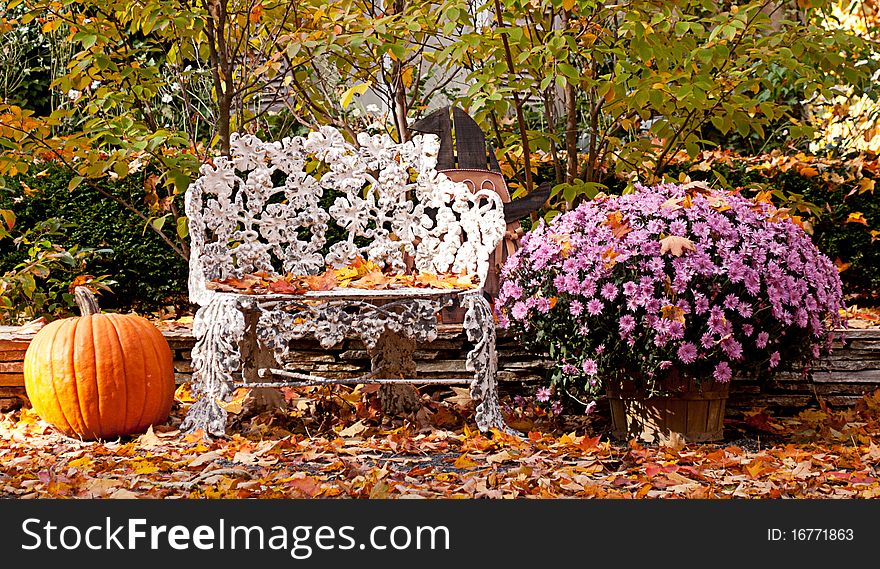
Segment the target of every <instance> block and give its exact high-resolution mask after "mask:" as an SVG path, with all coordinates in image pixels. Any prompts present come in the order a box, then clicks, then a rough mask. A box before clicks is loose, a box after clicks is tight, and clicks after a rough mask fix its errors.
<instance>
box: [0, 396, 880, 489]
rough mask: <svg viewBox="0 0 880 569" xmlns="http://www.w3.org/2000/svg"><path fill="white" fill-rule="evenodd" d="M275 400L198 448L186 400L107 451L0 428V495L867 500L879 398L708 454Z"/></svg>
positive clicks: (734, 437)
mask: <svg viewBox="0 0 880 569" xmlns="http://www.w3.org/2000/svg"><path fill="white" fill-rule="evenodd" d="M285 395H286V408H283V409H274V410H263V412H258V409H257V408H250V409H249V407H253V401H254V400H253V398H245V397H243V396H242V397H241V398H239V400H237V401H234V402H233V403H232V404H231V407H230V411H232V412H235V411H238V413H237V414H234V415H232V416H233V417H234V419H233V421H232V424H231V426H230V434H231V436H229V437H228V438H226V439H213V440H208V439H206V438H203V437H201V436H199V435H186V436H182V435H181V434H180V432H179V431H178V430H177V428H176V427H177V425H179V424H180V421H181V419H182V417H183V415H184V413H185V409H186V406H187V403H188V397H187V396H186V393H185V390H180V391H179V393H178V397H179V401H178V404H177V405H176V406H175V411H174V414H173V416H172V418H171V419H170V420H169V422H168V423H167V424H165V425H161V426H158V427H156V428H155V429H154V430H153V429H151V430H150V431H149V432H148V433H146V434H144V435H142V436H140V437H134V438H130V439H124V440H117V441H110V442H82V441H78V440H73V439H70V438H66V437H63V436H61V435H59V434H58V433H57V432H56V431H54V430H53V429H52V428H51V427H50V426H48V425H46V424H45V423H43V422H42V421H40V420H39V418H38V417H37V416H36V415H35V414H34V413H33V412H32V411H31V410H29V409H24V410H19V411H14V412H10V413H6V414H0V497H6V498H44V497H62V498H92V497H101V498H104V497H109V498H135V497H137V498H166V497H187V498H251V497H255V498H300V497H327V498H330V497H352V498H369V497H371V498H385V497H389V498H402V497H407V498H411V497H425V498H441V497H462V498H507V497H539V498H551V497H597V498H605V497H610V498H658V497H669V498H724V497H743V498H781V497H811V498H874V497H880V474H878V463H880V446H878V443H880V391H878V392H877V393H875V394H874V395H872V396H868V397H866V398H865V399H864V400H863V401H862V402H860V403H859V404H858V405H857V406H856V407H854V408H851V409H844V410H831V409H816V408H814V409H807V410H804V411H802V412H801V413H800V414H798V415H795V416H783V415H773V414H768V412H767V411H765V410H762V409H755V410H752V411H750V412H747V413H745V414H743V415H740V416H739V417H732V418H729V419H728V420H727V424H726V426H725V429H726V439H725V441H723V442H722V443H720V444H688V445H682V444H681V441H680V440H676V439H672V440H666V441H664V442H663V443H661V444H647V443H638V442H636V441H630V442H628V443H626V442H616V441H610V440H609V439H608V437H607V435H605V434H604V433H605V432H607V431H605V429H606V428H607V418H605V417H603V414H602V412H601V411H600V412H598V413H595V414H593V415H591V416H590V418H589V419H584V418H581V417H568V416H562V417H553V416H552V415H550V416H548V415H547V414H545V413H544V412H542V411H541V410H540V409H536V408H532V409H530V408H523V407H518V408H516V409H514V410H513V411H514V415H513V416H511V422H512V423H513V424H514V425H516V426H517V427H519V428H522V429H526V430H528V431H529V432H528V434H527V436H525V437H524V438H523V439H517V438H514V437H509V436H505V435H498V434H496V435H494V436H483V435H481V434H480V433H479V432H477V431H476V429H474V428H473V426H472V424H471V423H470V422H469V421H470V420H471V415H470V413H471V412H472V409H471V408H470V404H469V402H468V401H467V399H466V398H465V397H464V396H463V395H462V393H461V392H454V393H453V396H452V397H450V396H449V395H450V393H449V391H445V392H443V393H435V394H433V395H424V396H423V399H424V402H425V405H424V407H423V408H422V409H421V411H419V412H418V413H416V414H415V415H413V416H411V417H409V418H407V419H390V418H388V417H383V416H382V415H381V413H379V411H378V402H377V397H376V394H375V393H374V392H369V391H368V392H364V391H360V390H359V391H355V392H352V391H350V390H345V389H337V390H335V391H333V392H332V393H331V392H328V391H326V390H322V389H317V388H312V389H306V390H301V391H296V392H294V391H288V392H287V393H286V394H285ZM600 409H601V406H600Z"/></svg>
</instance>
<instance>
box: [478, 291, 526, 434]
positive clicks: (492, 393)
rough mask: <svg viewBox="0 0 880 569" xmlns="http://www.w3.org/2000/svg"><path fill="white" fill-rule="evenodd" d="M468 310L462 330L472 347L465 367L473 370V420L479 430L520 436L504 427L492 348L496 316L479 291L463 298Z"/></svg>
mask: <svg viewBox="0 0 880 569" xmlns="http://www.w3.org/2000/svg"><path fill="white" fill-rule="evenodd" d="M465 306H466V307H467V313H466V314H465V316H464V330H465V333H466V334H467V337H468V340H470V341H471V342H472V343H473V344H474V348H473V349H472V350H471V351H470V352H469V353H468V356H467V369H468V371H472V372H474V380H473V381H472V382H471V398H472V399H473V400H474V401H477V402H478V405H477V413H476V421H477V426H478V427H479V428H480V430H481V431H483V432H487V431H489V430H491V429H498V430H499V431H502V432H505V433H507V434H510V435H515V436H521V435H520V434H519V433H517V432H516V431H514V430H513V429H511V428H510V427H508V426H507V423H506V422H505V421H504V416H503V415H502V414H501V404H500V402H499V400H498V383H497V372H498V353H497V351H496V350H495V318H494V317H493V316H492V307H491V306H490V305H489V301H487V300H486V299H485V298H484V297H483V295H482V294H481V293H476V294H470V295H468V296H467V298H466V300H465Z"/></svg>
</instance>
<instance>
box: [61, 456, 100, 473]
mask: <svg viewBox="0 0 880 569" xmlns="http://www.w3.org/2000/svg"><path fill="white" fill-rule="evenodd" d="M92 464H94V461H93V460H92V459H91V457H88V456H83V457H81V458H78V459H76V460H71V461H70V462H68V463H67V466H69V467H70V468H77V469H79V470H89V469H90V468H91V466H92Z"/></svg>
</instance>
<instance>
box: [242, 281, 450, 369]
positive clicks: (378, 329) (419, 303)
mask: <svg viewBox="0 0 880 569" xmlns="http://www.w3.org/2000/svg"><path fill="white" fill-rule="evenodd" d="M450 303H451V300H450V299H449V298H445V297H444V298H440V299H413V298H403V299H400V300H394V301H391V302H388V303H386V304H382V305H376V304H373V303H370V302H364V301H357V300H334V301H327V302H321V303H320V304H317V305H316V304H309V303H304V302H297V301H283V302H272V303H270V304H269V306H260V305H258V308H259V309H260V311H261V312H260V319H259V322H258V324H257V339H258V340H259V342H260V343H261V344H262V345H264V346H266V347H268V348H271V349H272V350H273V351H274V352H275V359H276V360H277V361H278V362H279V363H280V362H282V361H284V357H285V356H287V353H288V349H289V346H290V342H291V341H292V340H297V339H300V338H303V337H305V336H307V335H314V337H315V339H316V340H318V341H319V342H320V343H321V346H323V347H324V348H330V347H333V346H335V345H336V344H338V343H339V342H341V341H342V340H343V338H358V339H360V340H361V341H362V342H363V343H364V346H366V348H367V350H372V349H373V348H374V347H375V345H376V342H377V341H378V340H379V337H380V336H381V335H382V333H383V332H385V331H386V330H387V331H390V332H393V333H395V334H398V335H400V336H405V337H407V338H412V339H414V340H418V341H420V342H432V341H433V340H434V339H435V338H436V337H437V313H438V312H440V310H442V309H443V308H445V307H446V306H447V305H449V304H450Z"/></svg>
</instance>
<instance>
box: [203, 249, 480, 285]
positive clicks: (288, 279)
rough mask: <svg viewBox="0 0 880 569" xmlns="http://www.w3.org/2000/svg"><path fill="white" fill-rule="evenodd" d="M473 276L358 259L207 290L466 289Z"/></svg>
mask: <svg viewBox="0 0 880 569" xmlns="http://www.w3.org/2000/svg"><path fill="white" fill-rule="evenodd" d="M477 284H478V283H477V279H476V277H475V275H470V274H467V273H461V274H457V273H441V274H439V275H438V274H434V273H386V272H383V271H382V269H381V268H380V267H379V265H377V264H376V263H373V262H371V261H366V260H364V259H363V258H360V257H359V258H357V259H355V261H354V262H352V263H350V264H349V265H346V266H345V267H342V268H341V269H333V268H328V269H327V270H326V271H324V272H323V273H322V274H320V275H287V276H283V277H280V276H275V275H270V274H268V273H265V272H257V273H252V274H246V275H243V276H242V277H229V278H226V279H222V280H216V281H209V282H208V283H207V288H208V289H210V290H215V291H219V292H233V293H238V294H305V293H306V292H309V291H327V290H333V289H335V288H356V289H366V290H388V289H397V288H439V289H469V288H473V287H474V286H476V285H477Z"/></svg>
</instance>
